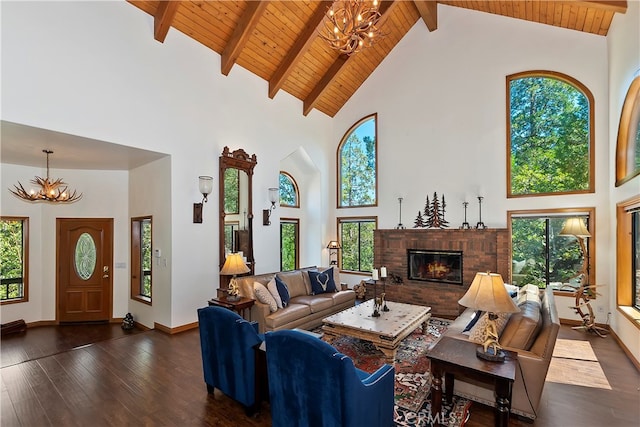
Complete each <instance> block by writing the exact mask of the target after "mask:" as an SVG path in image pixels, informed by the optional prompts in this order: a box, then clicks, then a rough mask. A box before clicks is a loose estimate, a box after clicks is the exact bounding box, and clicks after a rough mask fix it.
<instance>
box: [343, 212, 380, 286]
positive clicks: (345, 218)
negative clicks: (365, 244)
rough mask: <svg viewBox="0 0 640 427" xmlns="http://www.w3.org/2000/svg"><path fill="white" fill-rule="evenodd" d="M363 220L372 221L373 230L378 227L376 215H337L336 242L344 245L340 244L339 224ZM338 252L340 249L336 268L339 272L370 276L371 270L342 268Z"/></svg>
mask: <svg viewBox="0 0 640 427" xmlns="http://www.w3.org/2000/svg"><path fill="white" fill-rule="evenodd" d="M363 221H372V222H373V223H374V231H375V230H377V229H378V216H377V215H370V216H342V217H337V218H336V231H337V235H338V242H339V243H340V246H341V247H344V245H343V244H342V238H341V236H342V233H341V230H342V229H341V225H342V223H345V222H363ZM374 246H375V242H374ZM340 253H342V251H339V254H338V270H339V271H340V273H345V274H357V275H362V276H370V275H371V272H370V271H355V270H345V269H343V268H342V256H341V255H340Z"/></svg>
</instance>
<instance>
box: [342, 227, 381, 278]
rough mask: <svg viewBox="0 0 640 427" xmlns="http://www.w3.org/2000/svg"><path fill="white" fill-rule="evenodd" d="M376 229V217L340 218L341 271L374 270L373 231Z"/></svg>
mask: <svg viewBox="0 0 640 427" xmlns="http://www.w3.org/2000/svg"><path fill="white" fill-rule="evenodd" d="M376 228H377V219H376V217H362V218H338V236H339V239H340V246H341V247H342V250H341V251H340V269H341V270H345V271H356V272H370V271H371V270H373V231H374V230H375V229H376Z"/></svg>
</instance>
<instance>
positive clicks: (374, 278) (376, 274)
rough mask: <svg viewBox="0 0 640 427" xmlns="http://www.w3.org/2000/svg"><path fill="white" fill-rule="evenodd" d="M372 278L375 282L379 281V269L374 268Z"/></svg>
mask: <svg viewBox="0 0 640 427" xmlns="http://www.w3.org/2000/svg"><path fill="white" fill-rule="evenodd" d="M371 278H372V279H373V280H378V269H377V268H374V269H373V271H372V272H371Z"/></svg>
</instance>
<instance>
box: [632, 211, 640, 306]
mask: <svg viewBox="0 0 640 427" xmlns="http://www.w3.org/2000/svg"><path fill="white" fill-rule="evenodd" d="M631 224H632V228H631V251H632V256H631V262H632V267H631V271H632V274H631V283H632V284H633V286H632V292H633V298H632V301H633V306H634V307H635V308H636V309H637V310H640V209H639V210H636V211H634V212H632V213H631Z"/></svg>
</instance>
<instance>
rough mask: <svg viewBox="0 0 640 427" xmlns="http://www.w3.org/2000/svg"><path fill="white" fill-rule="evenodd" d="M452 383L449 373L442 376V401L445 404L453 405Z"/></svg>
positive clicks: (451, 376)
mask: <svg viewBox="0 0 640 427" xmlns="http://www.w3.org/2000/svg"><path fill="white" fill-rule="evenodd" d="M453 383H454V377H453V374H452V373H450V372H445V374H444V401H445V402H446V403H447V404H449V405H450V404H451V403H453Z"/></svg>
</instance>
